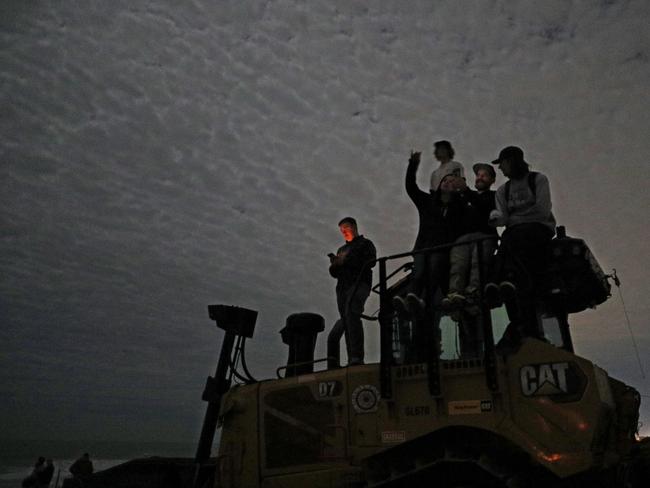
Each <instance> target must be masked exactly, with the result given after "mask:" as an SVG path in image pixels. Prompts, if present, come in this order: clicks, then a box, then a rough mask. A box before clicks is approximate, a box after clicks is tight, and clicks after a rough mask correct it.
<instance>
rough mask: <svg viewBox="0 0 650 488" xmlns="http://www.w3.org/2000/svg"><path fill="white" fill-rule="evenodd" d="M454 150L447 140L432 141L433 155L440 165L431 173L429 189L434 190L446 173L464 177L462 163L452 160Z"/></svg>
mask: <svg viewBox="0 0 650 488" xmlns="http://www.w3.org/2000/svg"><path fill="white" fill-rule="evenodd" d="M455 154H456V152H455V151H454V148H453V147H452V145H451V142H449V141H438V142H434V143H433V157H434V158H436V160H437V161H440V166H438V167H437V168H436V169H434V170H433V173H431V191H432V192H433V191H436V190H437V189H438V187H439V186H440V183H441V182H442V179H443V178H444V177H445V176H447V175H454V176H459V177H461V178H465V170H464V169H463V165H462V164H460V163H459V162H458V161H454V160H453V159H454V155H455Z"/></svg>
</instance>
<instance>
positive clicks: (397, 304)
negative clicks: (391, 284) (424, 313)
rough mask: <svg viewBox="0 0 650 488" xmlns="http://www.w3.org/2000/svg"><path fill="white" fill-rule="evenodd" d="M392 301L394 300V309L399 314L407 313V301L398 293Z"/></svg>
mask: <svg viewBox="0 0 650 488" xmlns="http://www.w3.org/2000/svg"><path fill="white" fill-rule="evenodd" d="M392 301H393V309H394V310H395V312H397V315H406V311H407V308H406V301H405V300H404V299H403V298H402V297H400V296H397V295H395V296H394V297H393V300H392Z"/></svg>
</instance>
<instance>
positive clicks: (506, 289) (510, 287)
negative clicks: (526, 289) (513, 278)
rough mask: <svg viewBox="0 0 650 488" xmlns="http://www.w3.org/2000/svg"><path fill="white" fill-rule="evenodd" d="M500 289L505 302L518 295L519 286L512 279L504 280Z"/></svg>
mask: <svg viewBox="0 0 650 488" xmlns="http://www.w3.org/2000/svg"><path fill="white" fill-rule="evenodd" d="M499 291H500V292H501V298H502V299H503V301H504V302H511V301H513V300H514V299H515V298H516V297H517V287H516V286H515V285H514V284H513V283H512V282H510V281H502V282H501V284H500V285H499Z"/></svg>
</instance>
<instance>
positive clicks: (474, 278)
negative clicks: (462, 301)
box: [449, 232, 497, 295]
mask: <svg viewBox="0 0 650 488" xmlns="http://www.w3.org/2000/svg"><path fill="white" fill-rule="evenodd" d="M482 237H491V236H490V234H485V233H483V232H472V233H471V234H465V235H462V236H460V237H459V238H458V239H457V240H456V243H461V242H467V241H472V240H474V239H480V238H482ZM493 237H494V238H493V239H486V240H484V241H481V262H482V263H483V277H484V279H486V278H487V277H488V275H489V272H490V267H491V266H492V261H493V260H494V251H495V250H496V247H497V238H496V236H493ZM449 261H450V268H449V293H460V294H461V295H462V294H465V292H466V291H467V292H470V293H472V292H475V291H477V290H478V289H479V287H480V286H481V283H480V279H479V277H480V274H479V266H478V261H479V260H478V243H474V244H465V245H457V246H454V247H452V248H451V251H450V252H449Z"/></svg>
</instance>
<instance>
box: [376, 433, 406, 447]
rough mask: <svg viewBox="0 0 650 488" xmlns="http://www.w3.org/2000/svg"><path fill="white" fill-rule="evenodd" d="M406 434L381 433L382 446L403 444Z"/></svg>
mask: <svg viewBox="0 0 650 488" xmlns="http://www.w3.org/2000/svg"><path fill="white" fill-rule="evenodd" d="M405 440H406V432H405V431H403V430H387V431H384V432H382V433H381V442H382V444H393V443H395V442H404V441H405Z"/></svg>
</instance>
